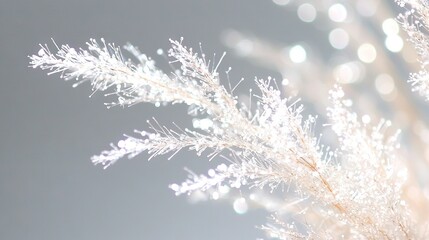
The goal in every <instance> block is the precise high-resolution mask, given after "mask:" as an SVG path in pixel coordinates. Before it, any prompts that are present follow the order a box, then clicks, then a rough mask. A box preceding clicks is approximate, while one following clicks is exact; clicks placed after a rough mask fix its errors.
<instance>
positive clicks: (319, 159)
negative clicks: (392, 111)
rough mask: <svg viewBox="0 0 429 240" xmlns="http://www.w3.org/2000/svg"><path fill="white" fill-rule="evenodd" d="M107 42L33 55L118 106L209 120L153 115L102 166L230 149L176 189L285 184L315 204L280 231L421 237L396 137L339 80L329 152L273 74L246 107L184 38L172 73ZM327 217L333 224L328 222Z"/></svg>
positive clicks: (99, 159) (97, 159)
mask: <svg viewBox="0 0 429 240" xmlns="http://www.w3.org/2000/svg"><path fill="white" fill-rule="evenodd" d="M102 43H103V44H102V45H99V44H98V43H97V41H95V40H91V41H90V42H89V43H88V50H82V49H80V50H75V49H73V48H71V47H69V46H67V45H64V46H61V47H57V48H58V49H57V50H58V51H57V53H51V51H50V50H49V49H48V47H46V46H42V49H41V50H40V51H39V53H38V54H37V55H33V56H31V57H30V58H31V65H32V66H33V67H40V68H42V69H47V70H49V71H50V73H56V72H59V73H61V76H62V77H63V78H65V79H72V78H74V79H77V80H78V83H77V84H79V83H81V82H84V81H89V82H90V83H91V85H92V86H93V89H94V91H110V92H109V93H108V94H112V93H113V94H115V95H117V96H118V101H117V103H116V104H119V105H122V106H124V105H132V104H135V103H138V102H150V103H159V102H163V103H173V104H174V103H185V104H187V105H189V106H190V107H192V108H193V109H196V111H195V113H196V114H197V116H198V115H200V117H204V118H201V119H203V120H198V121H197V122H195V123H194V125H195V124H196V125H195V126H196V129H182V128H180V127H179V126H177V127H176V128H175V129H169V128H166V127H164V126H161V125H160V124H158V122H156V120H154V121H152V122H149V123H150V125H151V130H152V131H151V132H146V131H136V135H137V134H138V135H140V137H133V136H126V138H125V139H123V140H120V141H119V142H118V143H117V144H112V146H111V149H110V150H106V151H103V152H102V153H101V154H100V155H98V156H94V157H93V158H92V161H93V162H94V163H95V164H102V165H104V166H105V167H107V166H110V165H111V164H113V163H114V162H116V161H117V160H118V159H120V158H123V157H125V156H127V157H129V158H131V157H134V156H136V155H138V154H139V153H141V152H143V151H147V152H148V153H149V154H151V156H152V157H153V156H158V155H164V154H170V157H172V156H174V155H175V153H177V152H178V151H180V150H182V149H189V150H193V151H195V152H196V153H197V154H198V155H201V154H203V153H204V154H206V155H207V156H208V157H209V158H210V159H213V158H215V157H216V156H218V155H219V154H221V153H222V152H228V153H229V154H230V156H231V159H230V160H231V163H230V164H229V165H226V164H220V165H219V166H218V167H216V168H215V169H211V170H209V171H208V174H207V175H197V174H194V173H191V174H190V175H189V178H188V179H187V180H186V181H185V182H183V183H181V184H172V185H170V188H171V189H172V190H174V191H175V193H176V194H177V195H180V194H191V193H193V192H194V191H207V190H209V189H211V188H218V187H220V186H228V187H231V188H240V187H243V186H247V187H249V188H252V187H258V188H261V189H263V188H264V186H268V187H269V188H270V189H271V191H273V190H275V189H276V188H277V187H278V186H288V188H290V189H291V191H294V192H295V193H296V194H298V195H299V196H301V197H302V198H303V199H311V201H310V202H311V204H309V205H308V206H305V207H306V208H307V209H308V210H305V211H301V214H302V215H303V217H302V219H303V223H304V224H305V223H306V224H305V225H306V226H305V228H304V230H303V229H301V228H298V227H296V226H295V225H294V224H283V223H281V221H280V220H279V221H277V225H276V226H277V227H275V226H274V225H267V226H265V227H263V229H266V230H267V231H268V232H271V233H272V235H273V236H276V237H278V238H279V239H289V238H290V237H291V238H317V236H324V237H329V238H337V237H339V236H342V237H346V238H350V239H363V238H366V239H413V238H414V237H415V234H416V233H415V229H416V228H415V226H414V225H413V224H414V223H413V222H412V220H411V218H410V215H409V210H408V208H407V203H406V202H405V201H404V200H403V199H402V198H401V190H402V185H403V183H404V181H405V176H406V175H405V174H404V173H403V172H402V171H399V170H398V169H399V168H398V163H397V161H396V160H395V159H394V157H393V156H395V151H396V147H397V145H396V144H397V143H396V136H397V135H396V134H393V135H391V136H389V134H387V133H386V132H387V130H386V128H387V127H388V125H389V124H388V122H387V121H382V122H381V123H380V124H379V125H376V126H374V127H372V129H371V128H370V127H369V126H367V124H366V122H365V123H362V122H361V121H359V120H358V119H359V118H358V116H357V114H356V113H354V112H352V111H351V110H350V109H349V108H348V107H349V104H348V103H347V100H346V99H344V98H343V97H344V92H343V91H342V89H341V88H340V87H335V88H334V89H333V90H332V91H331V93H330V96H331V107H330V108H329V109H328V117H329V119H330V122H331V126H332V130H333V131H334V132H335V134H336V135H337V138H338V141H339V142H340V144H339V149H338V150H337V151H330V150H329V148H326V147H323V146H322V145H320V144H319V141H320V138H319V137H315V136H314V124H315V120H316V118H315V117H312V116H309V117H304V116H303V114H302V112H303V107H302V105H300V104H299V101H293V100H292V99H289V98H283V97H282V96H281V92H280V90H279V89H277V88H276V87H274V86H273V80H272V79H268V80H256V85H257V87H258V89H259V92H260V93H259V94H255V95H253V93H252V96H251V97H253V98H255V99H256V104H255V105H256V106H255V107H254V108H244V107H241V108H240V107H238V104H237V99H236V97H234V96H233V93H232V90H227V89H226V88H225V87H223V86H222V85H221V84H220V81H219V73H218V72H217V68H218V66H219V64H217V65H215V64H214V63H210V62H207V61H206V60H205V57H200V56H199V55H198V54H196V53H194V52H193V50H192V49H190V48H186V47H184V46H183V45H182V41H171V44H172V48H171V49H170V50H169V51H168V55H169V56H170V57H171V58H172V60H171V63H173V64H174V63H178V64H180V69H181V71H177V72H175V73H173V74H171V75H167V74H165V73H163V72H162V71H160V70H159V69H158V68H156V67H155V64H154V62H153V60H151V59H150V58H148V57H147V56H146V55H144V54H141V53H140V52H139V51H138V49H137V48H135V47H133V46H131V45H127V46H126V47H125V49H126V50H128V51H130V52H131V53H132V54H133V55H134V56H135V57H136V59H137V60H138V64H135V63H133V62H131V61H130V60H125V59H124V57H123V55H122V53H121V50H120V48H117V47H115V46H114V45H112V44H106V43H105V42H104V40H102ZM110 89H111V90H110ZM204 119H206V120H204ZM197 123H198V124H197ZM309 216H311V218H310V217H309ZM307 217H309V218H308V219H307ZM304 219H305V220H304ZM322 223H324V226H330V227H328V228H325V227H321V225H320V224H322ZM278 226H280V227H278ZM285 226H287V227H285Z"/></svg>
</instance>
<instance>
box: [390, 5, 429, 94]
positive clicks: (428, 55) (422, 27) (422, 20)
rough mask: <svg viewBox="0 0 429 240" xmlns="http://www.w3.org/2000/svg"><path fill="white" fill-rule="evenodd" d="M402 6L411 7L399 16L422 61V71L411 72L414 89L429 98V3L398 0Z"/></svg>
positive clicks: (410, 80)
mask: <svg viewBox="0 0 429 240" xmlns="http://www.w3.org/2000/svg"><path fill="white" fill-rule="evenodd" d="M396 2H397V3H398V4H399V5H400V6H401V7H407V8H408V7H409V8H410V9H409V10H407V11H406V12H404V13H401V14H400V15H399V16H398V19H399V22H400V23H401V25H402V27H403V29H404V30H405V32H406V33H407V34H408V37H409V41H410V42H411V43H412V44H413V45H414V47H415V49H416V51H417V54H418V56H419V61H420V68H421V69H420V71H419V72H417V73H412V74H410V79H409V82H411V84H412V85H413V90H414V91H418V92H419V93H420V94H421V95H422V96H424V97H425V98H426V100H429V72H428V70H427V66H428V64H429V36H428V30H429V3H428V2H427V1H426V0H409V1H407V0H396Z"/></svg>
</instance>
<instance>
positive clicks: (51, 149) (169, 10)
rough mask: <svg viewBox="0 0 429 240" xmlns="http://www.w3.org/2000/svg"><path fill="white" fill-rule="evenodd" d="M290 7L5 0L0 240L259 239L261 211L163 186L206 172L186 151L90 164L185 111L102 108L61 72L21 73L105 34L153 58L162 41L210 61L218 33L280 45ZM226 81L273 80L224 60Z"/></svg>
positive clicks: (0, 56) (295, 36)
mask: <svg viewBox="0 0 429 240" xmlns="http://www.w3.org/2000/svg"><path fill="white" fill-rule="evenodd" d="M295 23H296V16H295V13H294V12H286V11H284V10H283V9H281V8H279V7H276V6H275V5H274V4H273V3H272V2H271V1H256V0H254V1H229V0H222V1H220V0H217V1H213V0H180V1H175V0H170V1H166V0H126V1H113V0H106V1H101V0H98V1H96V0H85V1H84V0H77V1H70V0H69V1H65V0H55V1H54V0H27V1H24V0H15V1H13V0H10V1H8V0H0V83H1V85H0V86H1V87H0V114H1V115H0V134H1V138H0V239H47V240H48V239H103V240H108V239H255V238H256V237H258V236H259V237H260V236H262V234H261V233H260V232H259V230H257V229H256V228H255V226H257V225H261V224H263V223H265V221H266V219H265V217H266V216H267V215H266V214H265V213H264V212H263V211H259V210H252V211H250V212H248V213H247V214H245V215H237V214H236V213H234V211H233V210H232V207H231V206H230V205H228V204H226V203H222V202H205V203H198V204H190V203H188V201H187V199H186V198H185V197H175V196H174V194H173V192H172V191H171V190H169V189H168V188H167V186H168V184H170V183H174V182H180V181H181V180H183V179H185V177H186V174H185V172H184V171H183V167H184V166H189V167H191V168H193V169H196V170H197V171H199V172H201V169H205V168H207V167H206V166H207V165H208V163H207V162H206V160H204V159H198V158H197V157H196V156H195V155H193V154H192V153H186V152H183V153H181V154H179V155H178V156H177V157H176V159H174V160H172V161H167V160H165V159H164V158H162V157H160V158H157V159H155V160H153V161H151V162H147V161H146V159H147V156H146V155H141V156H139V157H137V158H135V159H133V160H124V161H121V162H118V163H117V164H115V165H114V166H113V167H111V168H109V169H108V170H102V168H101V167H94V166H93V165H92V164H91V163H90V161H89V158H90V156H92V155H93V154H97V153H99V152H100V151H101V150H103V149H106V148H108V144H109V143H110V142H112V141H113V142H116V141H117V140H118V139H120V138H121V137H122V134H123V133H131V132H132V131H133V129H144V128H145V127H146V124H145V122H146V119H148V118H150V117H151V116H156V117H157V118H158V119H159V120H160V121H161V122H164V123H168V122H169V121H170V120H171V119H174V121H175V122H179V123H180V122H186V120H189V118H188V117H186V115H185V114H183V113H184V112H185V111H186V108H184V107H181V106H178V107H174V108H171V107H167V108H163V109H154V107H152V106H150V105H147V104H141V105H137V106H134V107H131V108H125V109H122V108H114V109H111V110H107V109H106V108H105V107H104V105H103V103H104V102H105V101H107V100H106V99H105V98H104V97H103V96H102V94H96V95H95V96H94V97H93V98H91V99H88V96H89V94H90V93H91V90H90V88H89V86H88V85H85V86H81V87H79V88H77V89H73V88H72V87H71V83H70V82H67V83H66V82H63V81H62V80H60V79H59V77H58V75H54V76H46V73H45V72H42V71H40V70H33V69H31V68H28V58H27V56H28V55H30V54H33V53H36V52H37V51H38V49H39V48H38V44H39V43H46V42H48V43H49V42H50V38H51V37H52V38H55V40H56V41H57V43H59V44H63V43H69V44H70V45H71V46H74V47H79V46H84V43H85V42H86V41H87V40H88V39H89V38H90V37H93V38H100V37H105V38H106V39H107V40H108V41H111V42H115V43H117V44H118V45H122V44H125V43H126V42H127V41H130V42H132V43H134V44H135V45H137V46H139V47H140V49H141V50H143V51H144V52H146V53H148V54H149V55H155V52H156V49H158V48H160V47H162V48H164V49H167V48H168V39H169V38H175V39H177V38H179V37H181V36H183V37H185V43H186V44H187V45H189V46H193V47H198V42H202V43H203V44H204V49H206V52H207V53H208V54H210V53H212V52H218V53H222V52H223V51H225V50H227V49H226V48H225V47H224V46H223V45H222V44H221V40H220V36H221V33H222V31H223V30H225V29H230V28H233V29H238V30H242V31H244V32H246V33H249V34H255V35H259V36H264V37H265V38H269V39H274V40H275V41H281V42H283V41H285V42H287V41H295V40H299V38H300V37H302V36H300V35H299V32H297V30H296V29H295V30H292V29H291V28H290V27H291V26H293V25H294V24H295ZM222 66H223V67H224V68H225V69H226V68H227V66H232V67H233V71H232V73H231V78H232V79H233V80H234V79H235V80H237V79H240V78H241V77H245V78H246V79H247V80H249V81H251V80H253V77H254V76H260V77H264V76H267V75H273V76H275V77H278V75H276V74H275V73H270V72H267V71H265V70H262V69H259V68H257V67H255V66H251V65H249V64H247V63H245V62H244V61H242V60H239V59H238V58H236V57H235V56H234V54H229V55H227V59H226V60H225V61H224V62H223V65H222Z"/></svg>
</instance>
